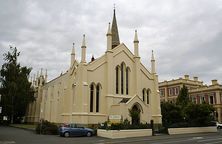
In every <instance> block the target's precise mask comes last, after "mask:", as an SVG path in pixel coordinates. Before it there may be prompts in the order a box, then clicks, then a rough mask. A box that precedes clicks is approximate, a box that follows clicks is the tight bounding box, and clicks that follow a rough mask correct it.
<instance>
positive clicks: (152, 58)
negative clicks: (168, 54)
mask: <svg viewBox="0 0 222 144" xmlns="http://www.w3.org/2000/svg"><path fill="white" fill-rule="evenodd" d="M151 60H155V59H154V54H153V50H152V57H151Z"/></svg>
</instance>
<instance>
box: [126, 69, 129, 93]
mask: <svg viewBox="0 0 222 144" xmlns="http://www.w3.org/2000/svg"><path fill="white" fill-rule="evenodd" d="M128 94H129V68H128V67H127V68H126V95H128Z"/></svg>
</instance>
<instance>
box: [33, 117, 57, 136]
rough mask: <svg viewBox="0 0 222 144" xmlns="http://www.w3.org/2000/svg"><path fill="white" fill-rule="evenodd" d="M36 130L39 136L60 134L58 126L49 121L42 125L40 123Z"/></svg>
mask: <svg viewBox="0 0 222 144" xmlns="http://www.w3.org/2000/svg"><path fill="white" fill-rule="evenodd" d="M35 130H36V133H37V134H50V135H57V134H58V126H57V125H56V124H54V123H51V122H49V121H47V120H42V122H41V123H38V125H37V126H36V129H35Z"/></svg>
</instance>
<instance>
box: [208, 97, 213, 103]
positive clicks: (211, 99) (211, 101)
mask: <svg viewBox="0 0 222 144" xmlns="http://www.w3.org/2000/svg"><path fill="white" fill-rule="evenodd" d="M209 103H210V104H214V96H210V100H209Z"/></svg>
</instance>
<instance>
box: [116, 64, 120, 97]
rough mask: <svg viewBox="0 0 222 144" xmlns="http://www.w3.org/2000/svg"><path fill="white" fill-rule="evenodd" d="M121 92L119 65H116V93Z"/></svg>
mask: <svg viewBox="0 0 222 144" xmlns="http://www.w3.org/2000/svg"><path fill="white" fill-rule="evenodd" d="M118 93H119V67H118V66H117V67H116V94H118Z"/></svg>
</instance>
